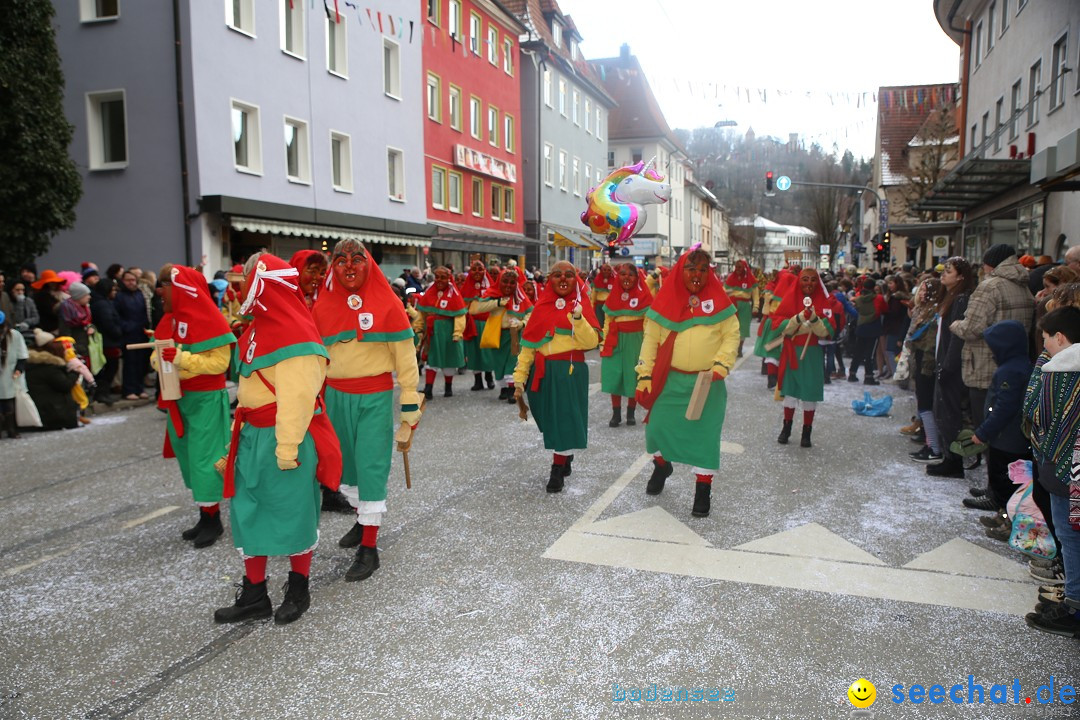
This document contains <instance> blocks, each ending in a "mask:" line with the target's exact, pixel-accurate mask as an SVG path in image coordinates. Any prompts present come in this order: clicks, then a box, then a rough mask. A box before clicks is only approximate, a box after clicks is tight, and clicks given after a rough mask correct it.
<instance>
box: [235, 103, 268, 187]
mask: <svg viewBox="0 0 1080 720" xmlns="http://www.w3.org/2000/svg"><path fill="white" fill-rule="evenodd" d="M232 134H233V163H234V164H235V165H236V169H237V170H240V171H243V172H250V173H255V174H261V173H262V141H261V140H262V139H261V137H260V130H259V109H258V108H257V107H255V106H254V105H245V104H244V103H239V102H233V104H232Z"/></svg>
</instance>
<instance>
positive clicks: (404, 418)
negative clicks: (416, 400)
mask: <svg viewBox="0 0 1080 720" xmlns="http://www.w3.org/2000/svg"><path fill="white" fill-rule="evenodd" d="M420 415H421V413H420V411H419V410H402V411H401V422H403V423H409V427H411V428H413V429H415V428H416V426H417V425H419V424H420Z"/></svg>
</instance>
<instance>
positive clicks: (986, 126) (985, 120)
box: [982, 110, 990, 153]
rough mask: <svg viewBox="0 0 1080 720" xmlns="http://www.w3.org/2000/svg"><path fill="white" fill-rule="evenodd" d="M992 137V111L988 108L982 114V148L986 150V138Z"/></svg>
mask: <svg viewBox="0 0 1080 720" xmlns="http://www.w3.org/2000/svg"><path fill="white" fill-rule="evenodd" d="M988 137H990V111H989V110H987V111H986V112H984V113H983V116H982V149H983V153H985V152H986V138H988Z"/></svg>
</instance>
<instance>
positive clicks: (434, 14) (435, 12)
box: [427, 0, 442, 25]
mask: <svg viewBox="0 0 1080 720" xmlns="http://www.w3.org/2000/svg"><path fill="white" fill-rule="evenodd" d="M440 5H442V0H427V19H428V22H431V23H434V24H435V25H438V24H439V21H440V20H441V19H442V18H440V17H439V6H440Z"/></svg>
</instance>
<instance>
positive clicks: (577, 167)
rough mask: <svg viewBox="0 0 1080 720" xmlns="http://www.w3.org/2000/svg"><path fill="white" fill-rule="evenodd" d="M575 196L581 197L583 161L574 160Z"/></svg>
mask: <svg viewBox="0 0 1080 720" xmlns="http://www.w3.org/2000/svg"><path fill="white" fill-rule="evenodd" d="M573 187H574V194H575V195H581V161H580V160H578V159H577V158H574V185H573Z"/></svg>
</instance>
